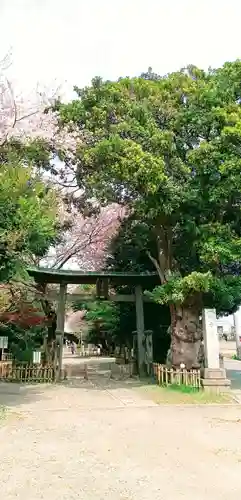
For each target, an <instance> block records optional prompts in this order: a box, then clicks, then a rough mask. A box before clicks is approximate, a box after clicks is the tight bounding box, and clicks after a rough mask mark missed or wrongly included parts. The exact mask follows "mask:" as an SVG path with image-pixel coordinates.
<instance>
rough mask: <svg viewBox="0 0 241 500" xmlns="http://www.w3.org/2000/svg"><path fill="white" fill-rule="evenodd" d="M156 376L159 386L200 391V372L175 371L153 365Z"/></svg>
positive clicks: (156, 364)
mask: <svg viewBox="0 0 241 500" xmlns="http://www.w3.org/2000/svg"><path fill="white" fill-rule="evenodd" d="M153 372H154V376H155V377H156V379H157V382H158V384H159V385H165V386H168V385H185V386H189V387H194V388H196V389H200V387H201V375H200V370H186V369H174V368H169V367H167V366H165V365H160V364H158V363H153Z"/></svg>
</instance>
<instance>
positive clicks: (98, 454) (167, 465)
mask: <svg viewBox="0 0 241 500" xmlns="http://www.w3.org/2000/svg"><path fill="white" fill-rule="evenodd" d="M96 382H97V380H92V381H89V382H82V383H79V382H78V383H73V384H72V385H69V386H56V387H53V386H52V387H48V388H39V387H38V388H37V389H36V388H34V387H33V388H26V390H25V391H23V392H22V393H21V394H20V395H19V396H16V395H12V396H11V395H10V396H4V397H3V396H2V395H0V399H1V400H2V401H1V402H4V403H6V404H8V405H9V406H10V407H11V410H12V411H14V412H17V415H16V416H13V417H12V418H10V419H9V421H7V422H6V424H4V425H3V426H2V428H1V430H0V439H1V446H0V478H1V495H2V498H4V500H10V499H11V500H13V499H14V498H17V499H19V500H33V499H34V500H39V499H47V500H49V499H50V500H57V499H58V500H64V499H66V500H67V499H68V500H71V499H77V498H81V499H82V500H85V499H86V500H87V499H88V500H104V499H105V500H107V499H111V500H119V499H120V500H134V499H135V500H147V499H148V500H153V499H155V500H162V499H165V500H179V499H180V500H181V499H185V500H193V498H195V500H206V499H207V500H213V499H215V500H221V499H225V500H227V498H228V499H229V500H234V499H235V500H237V498H239V497H240V495H241V447H240V443H241V408H240V407H226V408H225V407H213V408H212V407H202V408H200V407H199V408H197V407H192V408H191V407H171V406H170V407H168V406H163V407H160V406H156V405H155V404H154V403H152V402H151V401H146V400H143V399H142V398H141V396H140V395H139V393H138V392H137V390H136V389H135V388H131V387H130V385H128V384H126V383H123V384H120V383H119V384H118V383H113V382H111V383H110V382H108V383H107V381H106V382H104V383H103V382H102V383H101V384H100V382H97V383H96Z"/></svg>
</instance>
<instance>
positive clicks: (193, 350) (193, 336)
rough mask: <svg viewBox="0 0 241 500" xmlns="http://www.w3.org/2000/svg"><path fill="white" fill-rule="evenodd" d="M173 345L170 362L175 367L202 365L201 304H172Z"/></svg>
mask: <svg viewBox="0 0 241 500" xmlns="http://www.w3.org/2000/svg"><path fill="white" fill-rule="evenodd" d="M170 312H171V347H170V358H169V360H170V362H171V364H172V366H173V367H175V368H180V364H182V363H183V364H184V365H185V368H186V369H188V370H190V369H191V368H198V367H199V366H200V349H201V340H202V328H201V325H200V321H199V315H200V309H199V304H197V303H195V302H192V303H185V304H183V305H181V306H175V305H174V304H171V306H170Z"/></svg>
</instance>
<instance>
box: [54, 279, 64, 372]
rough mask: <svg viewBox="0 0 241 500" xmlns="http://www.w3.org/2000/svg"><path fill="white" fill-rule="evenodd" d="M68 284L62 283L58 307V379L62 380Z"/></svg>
mask: <svg viewBox="0 0 241 500" xmlns="http://www.w3.org/2000/svg"><path fill="white" fill-rule="evenodd" d="M66 294H67V284H66V283H60V287H59V297H58V307H57V329H56V338H57V342H58V345H59V349H58V378H59V379H60V378H61V374H62V369H63V341H64V323H65V304H66Z"/></svg>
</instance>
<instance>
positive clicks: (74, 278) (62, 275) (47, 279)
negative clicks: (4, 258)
mask: <svg viewBox="0 0 241 500" xmlns="http://www.w3.org/2000/svg"><path fill="white" fill-rule="evenodd" d="M28 274H29V275H30V276H32V277H33V278H34V279H35V281H37V282H41V283H67V284H68V283H69V284H76V285H80V284H81V285H85V284H89V285H91V284H95V283H96V281H97V280H98V279H107V280H108V281H109V282H110V284H112V285H138V284H140V285H152V284H153V286H154V285H157V284H160V279H159V277H158V275H157V274H156V273H134V272H133V273H131V272H130V273H129V272H123V273H122V272H111V271H71V270H63V269H60V270H59V269H50V268H34V267H31V268H28Z"/></svg>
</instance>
